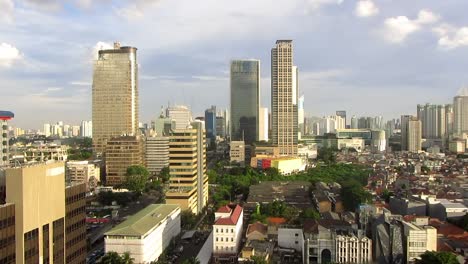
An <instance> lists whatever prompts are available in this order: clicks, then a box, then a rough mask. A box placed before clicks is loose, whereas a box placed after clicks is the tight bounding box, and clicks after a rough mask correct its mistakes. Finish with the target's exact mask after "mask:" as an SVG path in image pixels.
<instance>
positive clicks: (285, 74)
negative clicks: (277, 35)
mask: <svg viewBox="0 0 468 264" xmlns="http://www.w3.org/2000/svg"><path fill="white" fill-rule="evenodd" d="M297 104H298V71H297V67H296V66H294V62H293V45H292V40H278V41H276V46H275V47H274V48H272V49H271V115H272V117H271V119H272V135H271V138H272V140H273V145H276V146H278V147H279V151H280V154H281V155H293V156H295V155H297V143H298V133H297V132H298V112H297Z"/></svg>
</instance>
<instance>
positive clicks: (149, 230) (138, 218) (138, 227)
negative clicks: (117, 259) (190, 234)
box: [104, 204, 181, 263]
mask: <svg viewBox="0 0 468 264" xmlns="http://www.w3.org/2000/svg"><path fill="white" fill-rule="evenodd" d="M180 212H181V211H180V207H179V206H177V205H170V204H152V205H149V206H147V207H146V208H145V209H143V210H141V211H139V212H138V213H136V214H134V215H132V216H130V217H129V218H128V219H127V220H125V221H124V222H122V223H120V224H119V225H117V226H116V227H114V228H113V229H112V230H110V231H109V232H107V233H105V234H104V243H105V250H106V253H107V252H117V253H118V254H124V253H125V252H128V253H129V254H130V257H132V258H133V259H134V261H135V263H149V262H151V261H156V260H157V259H158V258H159V256H160V255H161V253H162V252H163V251H164V250H165V249H166V247H167V246H168V245H169V244H170V242H171V240H172V239H173V238H174V237H176V236H178V235H179V234H180Z"/></svg>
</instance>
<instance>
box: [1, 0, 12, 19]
mask: <svg viewBox="0 0 468 264" xmlns="http://www.w3.org/2000/svg"><path fill="white" fill-rule="evenodd" d="M14 9H15V4H14V3H13V0H0V24H1V22H5V23H7V24H11V23H12V22H13V11H14Z"/></svg>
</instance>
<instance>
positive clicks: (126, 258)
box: [122, 252, 133, 264]
mask: <svg viewBox="0 0 468 264" xmlns="http://www.w3.org/2000/svg"><path fill="white" fill-rule="evenodd" d="M122 264H133V258H132V257H130V253H128V252H125V253H124V254H123V256H122Z"/></svg>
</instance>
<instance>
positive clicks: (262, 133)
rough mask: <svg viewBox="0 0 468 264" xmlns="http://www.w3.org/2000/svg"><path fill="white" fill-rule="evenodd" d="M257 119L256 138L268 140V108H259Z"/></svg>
mask: <svg viewBox="0 0 468 264" xmlns="http://www.w3.org/2000/svg"><path fill="white" fill-rule="evenodd" d="M258 121H259V122H258V140H259V141H268V130H269V129H268V127H269V126H268V108H266V107H261V108H260V112H259V115H258Z"/></svg>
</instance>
